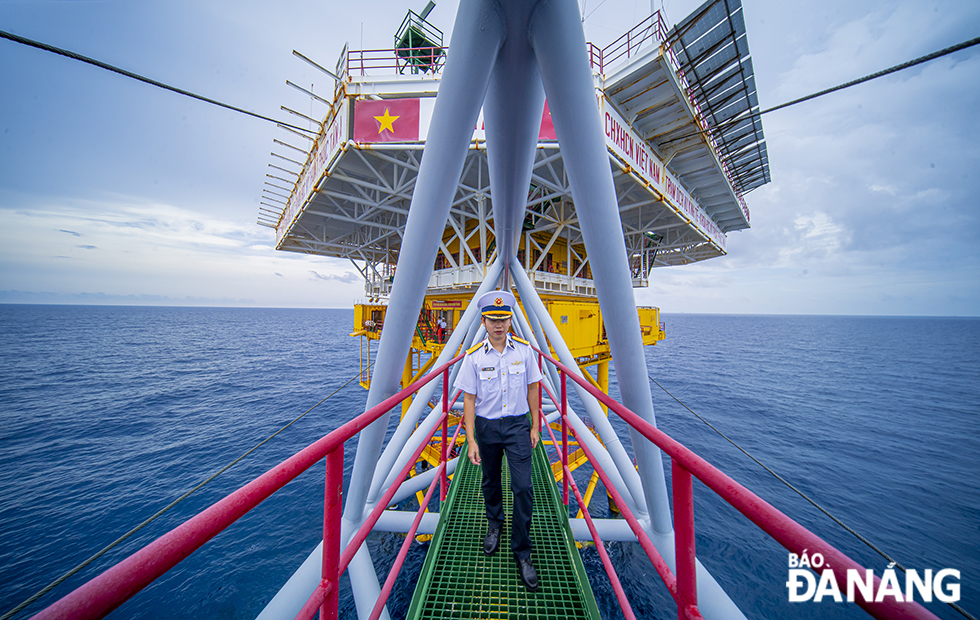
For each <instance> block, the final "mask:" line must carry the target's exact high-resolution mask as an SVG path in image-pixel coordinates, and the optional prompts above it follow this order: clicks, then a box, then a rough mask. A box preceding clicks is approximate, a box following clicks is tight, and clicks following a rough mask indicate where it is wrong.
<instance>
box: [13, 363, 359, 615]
mask: <svg viewBox="0 0 980 620" xmlns="http://www.w3.org/2000/svg"><path fill="white" fill-rule="evenodd" d="M370 366H371V365H370V364H369V365H368V367H369V368H370ZM360 376H361V372H360V371H358V372H357V374H356V375H354V376H353V377H351V378H350V379H348V380H347V381H346V382H345V383H344V384H343V385H341V386H340V387H338V388H337V389H336V390H334V391H333V392H331V393H330V394H329V395H327V396H326V397H325V398H324V399H323V400H321V401H320V402H318V403H317V404H315V405H313V406H312V407H310V408H309V409H307V410H306V411H304V412H303V413H301V414H300V415H298V416H297V417H296V418H294V419H293V420H292V421H291V422H290V423H289V424H287V425H285V426H283V427H282V428H280V429H279V430H277V431H276V432H274V433H272V434H271V435H269V436H268V437H266V438H265V439H264V440H262V441H261V442H259V443H258V444H257V445H256V446H255V447H254V448H252V449H251V450H249V451H248V452H246V453H245V454H243V455H241V456H240V457H238V458H237V459H235V460H234V461H232V462H231V463H228V464H227V465H225V466H224V467H222V468H221V469H219V470H218V471H216V472H215V473H213V474H211V476H210V477H208V478H207V479H206V480H204V481H203V482H201V483H199V484H198V485H197V486H195V487H194V488H192V489H191V490H190V491H187V492H186V493H184V494H183V495H181V496H180V497H178V498H177V499H175V500H174V501H172V502H170V503H169V504H167V505H166V506H164V507H163V508H161V509H160V510H158V511H157V512H156V513H155V514H153V515H152V516H151V517H149V518H147V519H146V520H145V521H143V522H142V523H140V524H139V525H137V526H136V527H134V528H133V529H131V530H129V531H128V532H126V533H125V534H123V535H122V536H120V537H119V538H117V539H116V540H114V541H112V542H111V543H109V544H108V545H106V546H105V547H104V548H102V549H101V550H99V551H98V552H97V553H96V554H95V555H93V556H92V557H90V558H89V559H87V560H85V561H84V562H82V563H81V564H79V565H78V566H76V567H75V568H73V569H71V570H70V571H68V572H67V573H65V574H64V575H62V576H61V577H58V578H57V579H55V580H54V581H52V582H51V583H49V584H48V585H46V586H45V587H43V588H41V589H40V590H38V591H37V592H35V593H34V594H33V595H31V597H30V598H28V599H27V600H25V601H24V602H23V603H21V604H20V605H18V606H17V607H14V608H13V609H11V610H10V611H8V612H7V613H5V614H4V615H2V616H0V620H7V619H8V618H11V617H13V616H14V615H16V614H18V613H20V612H21V611H22V610H23V609H24V608H25V607H27V606H28V605H30V604H31V603H33V602H34V601H36V600H37V599H39V598H41V597H42V596H44V595H45V594H47V593H48V592H50V591H51V590H53V589H54V588H56V587H58V586H59V585H60V584H61V583H62V582H64V581H65V580H66V579H68V578H69V577H71V576H72V575H74V574H75V573H77V572H78V571H80V570H82V569H83V568H85V567H86V566H88V565H89V564H91V563H92V562H94V561H95V560H97V559H99V558H100V557H102V556H103V555H105V554H106V553H108V552H109V551H111V550H112V549H114V548H115V547H117V546H119V545H120V544H121V543H122V542H123V541H125V540H126V539H127V538H129V537H130V536H132V535H133V534H135V533H136V532H138V531H140V530H141V529H143V528H144V527H146V526H147V525H149V524H150V523H152V522H154V521H156V520H157V519H158V518H160V517H161V516H163V514H164V513H166V512H167V511H169V510H170V509H171V508H173V507H174V506H176V505H177V504H179V503H180V502H182V501H184V500H185V499H187V498H188V497H190V496H191V494H192V493H194V492H195V491H197V490H198V489H200V488H201V487H203V486H204V485H206V484H207V483H209V482H211V481H212V480H214V479H215V478H217V477H218V476H220V475H221V474H223V473H225V472H226V471H228V470H229V469H231V467H232V466H234V465H235V464H236V463H238V462H239V461H241V460H242V459H244V458H245V457H246V456H248V455H249V454H251V453H253V452H255V451H256V450H258V449H259V448H260V447H262V445H263V444H265V443H266V442H268V441H269V440H270V439H272V438H273V437H275V436H276V435H278V434H279V433H281V432H283V431H284V430H286V429H287V428H289V427H290V426H292V425H293V424H295V423H296V422H299V421H300V420H301V419H302V418H303V417H304V416H305V415H306V414H307V413H309V412H311V411H313V410H314V409H316V408H317V407H319V406H320V405H322V404H323V403H324V402H326V401H327V399H329V398H330V397H331V396H333V395H334V394H336V393H337V392H339V391H340V390H342V389H344V388H345V387H347V386H348V385H350V383H351V381H353V380H354V379H357V378H358V377H360Z"/></svg>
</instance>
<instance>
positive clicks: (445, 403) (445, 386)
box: [439, 366, 449, 502]
mask: <svg viewBox="0 0 980 620" xmlns="http://www.w3.org/2000/svg"><path fill="white" fill-rule="evenodd" d="M448 440H449V367H448V366H446V370H444V371H442V458H441V464H442V465H445V464H446V459H447V457H448V456H449V455H448V454H447V453H446V447H447V446H446V442H447V441H448ZM446 469H448V468H446V467H443V468H442V474H440V480H439V501H440V502H444V501H446V493H447V491H448V488H449V477H448V476H447V475H446Z"/></svg>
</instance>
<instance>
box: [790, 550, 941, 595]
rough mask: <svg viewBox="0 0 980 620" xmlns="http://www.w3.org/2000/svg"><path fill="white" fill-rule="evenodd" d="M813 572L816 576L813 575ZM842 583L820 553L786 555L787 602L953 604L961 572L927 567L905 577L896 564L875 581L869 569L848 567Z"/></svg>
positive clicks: (804, 552)
mask: <svg viewBox="0 0 980 620" xmlns="http://www.w3.org/2000/svg"><path fill="white" fill-rule="evenodd" d="M814 573H816V574H814ZM846 575H847V577H846V581H845V583H840V582H838V581H837V574H836V573H834V571H833V570H832V567H831V566H830V564H828V563H827V562H825V561H824V557H823V555H822V554H820V553H814V554H813V555H808V554H807V552H806V549H804V550H803V553H802V554H800V555H796V554H795V553H791V554H789V579H788V580H787V581H786V588H787V589H788V590H789V602H790V603H806V602H809V601H812V602H814V603H819V602H821V601H824V600H833V601H834V602H836V603H842V602H844V600H847V602H849V603H853V602H854V601H855V600H856V599H857V598H858V597H860V598H861V599H863V600H865V601H874V602H876V603H881V602H883V601H888V602H891V601H896V602H899V603H903V602H906V601H914V600H918V601H920V602H923V603H931V602H932V599H933V597H935V598H936V600H938V601H941V602H943V603H955V602H957V601H959V600H960V583H959V580H960V571H958V570H956V569H953V568H944V569H942V570H939V571H935V572H934V571H933V569H931V568H927V569H925V570H924V571H922V572H921V573H920V572H919V571H917V570H915V569H908V570H906V571H905V573H904V574H901V573H899V572H898V571H896V570H895V563H894V562H892V563H891V564H889V565H888V568H886V569H885V570H884V571H882V574H881V580H880V581H878V582H877V583H876V582H875V576H874V571H872V570H871V569H870V568H867V569H862V570H859V569H856V568H849V569H847V571H846Z"/></svg>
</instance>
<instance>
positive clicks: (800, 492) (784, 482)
mask: <svg viewBox="0 0 980 620" xmlns="http://www.w3.org/2000/svg"><path fill="white" fill-rule="evenodd" d="M647 376H648V377H649V378H650V381H653V382H654V383H656V384H657V387H659V388H660V389H661V390H663V391H664V392H666V394H667V396H670V397H671V398H673V399H674V400H676V401H677V403H678V404H679V405H680V406H681V407H684V408H685V409H687V410H688V411H690V412H691V413H692V414H694V417H696V418H697V419H699V420H701V421H702V422H704V423H705V424H707V425H708V427H709V428H710V429H711V430H713V431H714V432H716V433H718V434H719V435H721V436H722V437H724V438H725V441H727V442H728V443H730V444H732V445H733V446H735V447H736V448H738V449H739V450H740V451H741V452H742V454H744V455H745V456H747V457H749V458H750V459H752V460H753V461H755V462H756V463H757V464H758V465H759V466H760V467H762V468H763V469H764V470H766V471H767V472H769V473H770V474H772V475H773V476H774V477H775V478H776V479H777V480H779V481H780V482H782V483H783V484H785V485H786V486H788V487H789V488H791V489H792V490H793V491H795V492H796V493H797V494H798V495H799V496H800V497H802V498H803V499H805V500H806V501H808V502H810V503H811V504H813V506H814V507H816V509H817V510H819V511H820V512H822V513H824V514H825V515H827V516H828V517H830V518H831V519H832V520H833V521H834V523H836V524H837V525H839V526H841V527H842V528H844V529H845V530H847V531H848V532H850V533H851V534H853V535H854V536H856V537H857V538H858V540H860V541H861V542H863V543H864V544H866V545H868V546H869V547H871V548H872V549H874V550H875V551H876V552H877V553H878V555H880V556H881V557H883V558H885V559H886V560H888V561H889V562H890V563H892V564H894V565H895V566H897V567H898V568H900V569H902V572H903V573H904V572H907V569H906V568H905V567H904V566H902V565H901V564H899V563H898V561H897V560H893V559H892V557H891V556H890V555H888V554H887V553H885V552H884V551H882V550H881V549H879V548H878V547H876V546H875V545H874V543H872V542H871V541H870V540H868V539H867V538H865V537H864V536H861V535H860V534H858V533H857V532H855V531H854V530H853V529H851V528H850V527H848V526H847V525H846V524H845V523H844V522H843V521H841V520H840V519H838V518H837V517H835V516H834V515H832V514H830V513H829V512H827V510H826V509H825V508H824V507H823V506H821V505H820V504H818V503H817V502H815V501H814V500H812V499H810V498H809V497H808V496H807V495H806V493H804V492H803V491H801V490H799V489H797V488H796V487H795V486H793V485H792V484H790V483H789V482H787V480H786V479H785V478H783V477H782V476H780V475H779V474H777V473H776V472H774V471H773V470H771V469H770V468H769V467H767V466H766V465H765V464H764V463H763V462H762V461H760V460H759V459H757V458H755V457H754V456H752V455H751V454H749V453H748V452H746V451H745V449H744V448H742V446H740V445H738V444H737V443H735V442H734V441H732V440H731V439H730V438H729V437H728V435H726V434H725V433H723V432H721V431H720V430H718V429H717V428H715V426H714V425H713V424H711V422H708V421H707V420H705V419H704V418H702V417H701V416H700V415H698V414H697V413H696V412H695V411H694V410H693V409H691V408H690V407H688V406H687V405H685V404H684V403H683V402H681V400H680V399H679V398H677V397H676V396H674V395H673V394H671V393H670V392H669V391H667V388H665V387H664V386H662V385H660V383H659V382H658V381H657V380H656V379H654V378H653V375H647ZM946 604H947V605H949V606H950V607H952V608H953V609H955V610H956V611H958V612H960V613H961V614H963V616H965V617H967V618H969V619H970V620H977V618H976V616H974V615H973V614H971V613H970V612H968V611H966V610H965V609H963V608H962V607H960V606H959V605H957V604H956V603H946ZM0 620H3V619H2V618H0Z"/></svg>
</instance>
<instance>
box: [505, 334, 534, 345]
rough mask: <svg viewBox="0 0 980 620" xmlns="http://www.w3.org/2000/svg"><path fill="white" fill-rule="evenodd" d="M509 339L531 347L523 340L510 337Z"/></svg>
mask: <svg viewBox="0 0 980 620" xmlns="http://www.w3.org/2000/svg"><path fill="white" fill-rule="evenodd" d="M510 339H511V340H516V341H517V342H519V343H521V344H526V345H527V346H531V343H530V342H528V341H527V340H524V339H523V338H518V337H517V336H511V337H510Z"/></svg>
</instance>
